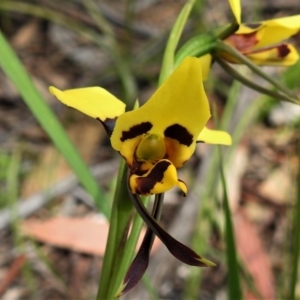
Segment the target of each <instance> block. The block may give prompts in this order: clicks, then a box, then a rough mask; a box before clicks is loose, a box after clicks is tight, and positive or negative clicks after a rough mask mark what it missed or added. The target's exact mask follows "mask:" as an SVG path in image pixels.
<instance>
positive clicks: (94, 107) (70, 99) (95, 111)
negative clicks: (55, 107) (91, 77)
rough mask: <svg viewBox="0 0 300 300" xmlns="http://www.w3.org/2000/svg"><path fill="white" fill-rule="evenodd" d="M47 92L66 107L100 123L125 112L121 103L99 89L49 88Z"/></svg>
mask: <svg viewBox="0 0 300 300" xmlns="http://www.w3.org/2000/svg"><path fill="white" fill-rule="evenodd" d="M49 91H50V93H51V94H53V95H54V96H55V97H56V98H57V99H58V100H60V101H61V102H62V103H64V104H66V105H67V106H70V107H73V108H76V109H77V110H79V111H81V112H83V113H84V114H86V115H88V116H90V117H92V118H95V119H100V120H101V121H105V120H106V119H114V118H116V117H118V116H120V115H121V114H123V113H124V111H125V104H124V103H123V102H122V101H120V100H119V99H117V98H116V97H115V96H113V95H112V94H111V93H109V92H108V91H106V90H105V89H103V88H100V87H87V88H79V89H71V90H65V91H61V90H59V89H57V88H55V87H53V86H51V87H50V88H49Z"/></svg>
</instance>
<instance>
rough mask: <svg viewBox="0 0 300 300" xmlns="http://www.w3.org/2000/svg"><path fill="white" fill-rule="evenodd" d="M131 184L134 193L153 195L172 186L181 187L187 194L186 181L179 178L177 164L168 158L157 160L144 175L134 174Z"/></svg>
mask: <svg viewBox="0 0 300 300" xmlns="http://www.w3.org/2000/svg"><path fill="white" fill-rule="evenodd" d="M129 186H130V189H131V192H132V193H133V194H139V195H145V196H146V195H151V194H160V193H164V192H166V191H168V190H170V189H171V188H173V187H175V186H177V187H179V188H180V189H181V190H182V192H183V194H184V195H186V193H187V187H186V185H185V183H184V182H183V181H181V180H178V178H177V171H176V168H175V166H174V165H173V164H172V163H171V162H170V161H169V160H167V159H162V160H160V161H159V162H157V163H156V164H155V165H154V166H153V168H152V169H150V170H149V171H148V172H147V173H146V174H144V175H143V176H138V175H136V174H132V175H131V176H130V178H129Z"/></svg>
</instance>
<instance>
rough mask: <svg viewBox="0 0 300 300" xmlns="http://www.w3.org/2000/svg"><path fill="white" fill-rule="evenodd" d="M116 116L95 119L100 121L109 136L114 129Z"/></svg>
mask: <svg viewBox="0 0 300 300" xmlns="http://www.w3.org/2000/svg"><path fill="white" fill-rule="evenodd" d="M117 119H118V118H113V119H110V118H106V119H105V120H104V121H102V120H100V119H99V118H96V120H98V121H99V122H101V123H102V125H103V127H104V129H105V131H106V133H107V134H108V135H109V136H111V135H112V132H113V131H114V128H115V125H116V121H117Z"/></svg>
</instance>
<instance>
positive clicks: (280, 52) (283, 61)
mask: <svg viewBox="0 0 300 300" xmlns="http://www.w3.org/2000/svg"><path fill="white" fill-rule="evenodd" d="M247 57H248V58H249V59H251V60H252V61H253V62H254V63H255V64H257V65H265V66H291V65H293V64H295V63H296V62H297V61H298V59H299V55H298V52H297V50H296V49H295V47H294V46H293V45H290V44H281V45H278V46H275V47H272V48H268V49H263V50H260V51H256V52H253V53H249V54H247Z"/></svg>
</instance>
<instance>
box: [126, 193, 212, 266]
mask: <svg viewBox="0 0 300 300" xmlns="http://www.w3.org/2000/svg"><path fill="white" fill-rule="evenodd" d="M130 196H131V199H132V202H133V205H134V206H135V208H136V210H137V211H138V213H139V215H140V216H141V217H142V219H143V220H144V222H145V223H146V224H147V225H148V226H149V228H150V229H151V230H152V231H153V232H154V233H155V234H156V235H157V237H158V238H159V239H160V240H161V241H162V242H163V243H164V244H165V246H166V247H167V248H168V250H169V251H170V253H171V254H172V255H173V256H174V257H176V258H177V259H178V260H180V261H182V262H184V263H186V264H188V265H191V266H198V267H212V266H215V263H213V262H211V261H209V260H207V259H205V258H203V257H201V256H199V255H198V254H197V253H196V252H195V251H193V250H192V249H190V248H189V247H187V246H185V245H184V244H182V243H180V242H179V241H177V240H176V239H174V238H173V237H172V236H171V235H169V234H168V233H167V232H166V231H165V230H164V229H163V228H162V227H161V226H160V225H159V224H158V223H157V222H156V220H155V219H154V218H153V217H152V216H151V215H150V214H149V213H148V211H147V209H146V208H145V206H144V204H143V203H142V201H141V199H140V197H139V195H137V194H131V193H130Z"/></svg>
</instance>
